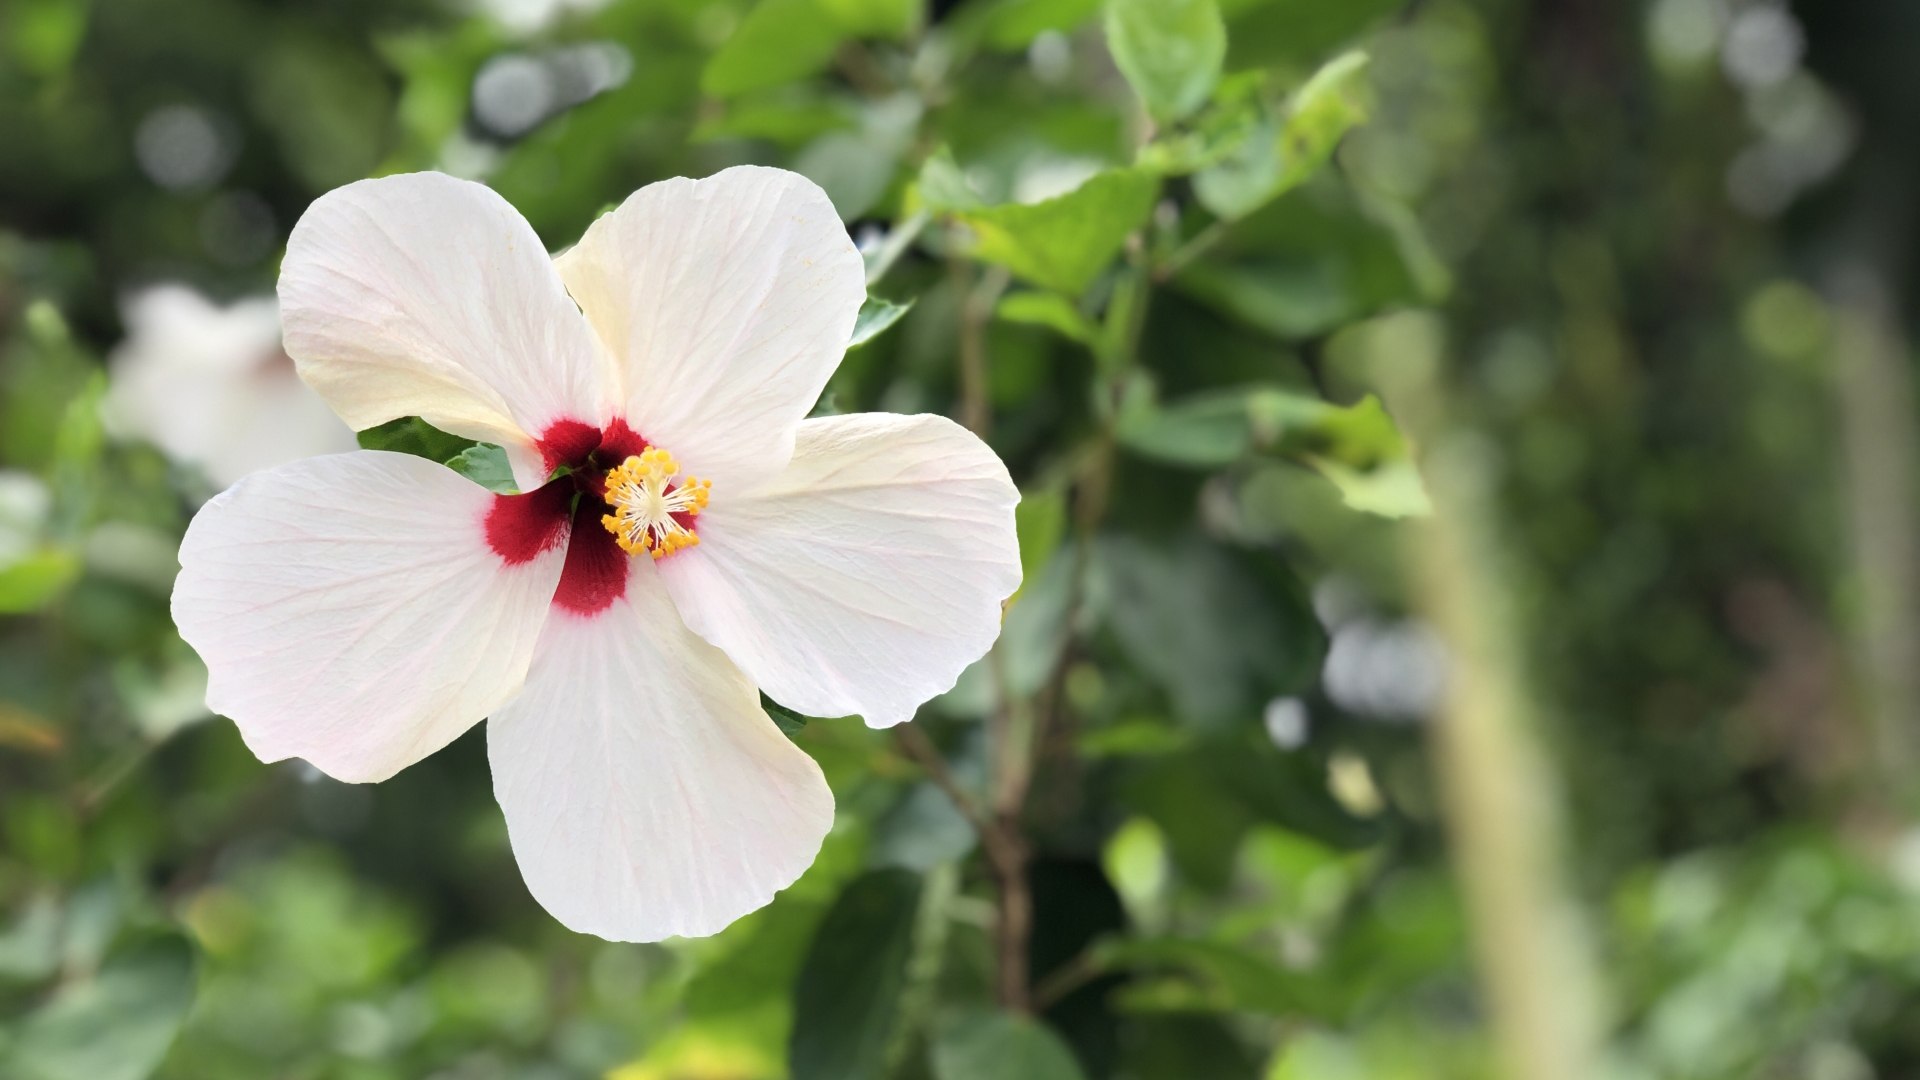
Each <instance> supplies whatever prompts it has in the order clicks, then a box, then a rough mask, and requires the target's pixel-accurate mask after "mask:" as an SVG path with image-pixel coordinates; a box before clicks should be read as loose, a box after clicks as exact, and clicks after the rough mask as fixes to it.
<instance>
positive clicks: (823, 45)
mask: <svg viewBox="0 0 1920 1080" xmlns="http://www.w3.org/2000/svg"><path fill="white" fill-rule="evenodd" d="M845 36H846V31H845V30H843V29H842V28H841V26H840V24H839V23H838V22H836V21H835V20H834V19H833V18H832V17H830V16H829V15H828V14H827V13H826V12H825V11H824V10H822V8H821V7H820V5H819V4H818V3H816V2H815V0H762V2H761V3H760V4H759V5H758V6H756V7H755V8H754V9H753V10H752V11H749V12H747V17H746V18H745V19H742V20H741V21H740V25H739V26H738V27H737V28H736V29H735V30H734V31H733V35H732V36H731V37H729V38H727V40H726V42H725V43H724V44H722V45H721V46H720V49H719V51H718V52H715V53H714V54H713V57H712V58H711V59H709V60H708V61H707V66H706V70H705V71H703V72H701V73H700V89H701V90H702V91H704V92H706V93H709V94H714V95H716V96H719V97H733V96H735V95H738V94H744V93H747V92H748V91H751V90H762V89H765V88H767V87H771V86H779V85H781V84H782V83H789V82H792V81H794V80H795V79H802V78H805V77H807V76H809V75H813V74H816V73H818V72H820V71H823V70H825V69H826V66H827V65H828V64H829V63H830V62H832V60H833V51H834V49H835V48H836V47H837V46H838V45H839V44H840V41H841V39H842V38H843V37H845Z"/></svg>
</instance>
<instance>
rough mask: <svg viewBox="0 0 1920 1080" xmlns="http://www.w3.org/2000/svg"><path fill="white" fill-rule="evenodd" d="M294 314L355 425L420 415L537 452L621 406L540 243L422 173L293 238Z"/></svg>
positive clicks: (439, 178)
mask: <svg viewBox="0 0 1920 1080" xmlns="http://www.w3.org/2000/svg"><path fill="white" fill-rule="evenodd" d="M280 308H281V317H282V319H283V320H284V322H285V324H286V346H287V353H288V355H290V356H292V357H293V359H294V361H295V363H297V364H298V365H299V368H300V375H301V377H303V378H305V379H306V380H307V382H308V383H309V384H310V385H312V386H313V388H314V389H315V390H318V391H319V392H320V395H321V396H322V397H324V398H326V400H327V403H328V404H330V405H332V406H333V408H334V410H335V411H336V412H338V413H339V414H340V416H341V418H342V419H344V420H346V422H347V423H349V424H351V425H352V426H353V427H354V428H355V429H365V428H369V427H372V426H373V425H375V424H380V423H384V422H386V421H388V420H391V419H394V418H395V417H400V416H419V417H422V418H424V419H425V420H426V421H427V422H428V423H430V424H433V425H434V426H435V427H439V428H442V429H444V430H446V431H450V432H453V433H454V434H456V435H463V436H465V437H467V438H470V439H480V440H483V441H486V442H493V443H499V444H501V445H504V446H518V447H521V448H526V447H528V446H530V445H531V443H532V442H533V441H535V440H537V439H538V438H539V437H540V435H541V434H542V432H544V431H545V430H546V429H547V427H548V426H549V425H551V424H552V423H554V422H555V421H557V420H566V419H571V420H578V421H580V422H581V423H585V424H589V425H592V426H595V427H598V426H600V425H601V424H603V423H604V422H605V421H606V420H607V419H608V418H609V417H610V416H611V415H612V411H613V409H614V408H615V407H616V405H617V404H618V376H617V373H616V372H614V370H613V368H612V364H611V361H610V359H609V358H608V357H607V356H606V354H605V352H604V351H603V350H602V349H601V348H600V347H599V344H598V342H597V341H595V339H594V336H593V332H592V330H591V328H589V327H588V326H587V324H586V321H585V320H584V319H582V318H581V317H580V312H579V310H578V309H577V308H575V307H574V304H573V301H572V300H570V299H569V298H568V297H567V292H566V288H565V287H564V286H563V285H562V284H561V283H560V278H559V275H557V274H555V273H554V270H553V263H552V261H551V260H550V259H549V258H548V256H547V252H546V248H545V247H544V246H542V245H541V243H540V238H539V237H538V236H536V235H535V234H534V231H533V228H532V226H530V225H528V224H527V222H526V219H525V218H522V217H521V216H520V214H519V212H518V211H516V210H515V209H514V208H513V207H512V206H511V205H509V204H508V203H507V201H506V200H505V199H503V198H501V197H500V196H499V195H498V194H496V193H495V192H494V191H493V190H492V189H490V188H488V187H486V186H485V185H482V184H476V183H473V182H471V181H467V180H456V179H454V178H453V177H451V176H445V175H442V174H440V173H409V174H405V175H401V176H386V177H381V178H379V179H376V180H361V181H359V182H357V183H352V184H348V185H347V186H345V187H342V188H336V189H334V190H333V191H330V192H328V193H327V194H325V195H322V196H321V197H320V198H318V199H316V200H314V203H313V205H312V206H310V207H308V208H307V212H306V213H305V214H304V215H302V216H301V218H300V222H299V224H297V225H295V226H294V228H293V235H292V237H291V238H290V239H289V240H288V241H287V256H286V260H285V261H284V262H283V263H282V264H281V270H280ZM523 479H524V478H523Z"/></svg>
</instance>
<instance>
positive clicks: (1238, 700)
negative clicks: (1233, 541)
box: [1096, 531, 1325, 726]
mask: <svg viewBox="0 0 1920 1080" xmlns="http://www.w3.org/2000/svg"><path fill="white" fill-rule="evenodd" d="M1096 550H1097V552H1098V556H1099V569H1100V571H1101V576H1102V578H1103V579H1104V581H1105V586H1106V588H1107V589H1108V590H1110V595H1112V596H1114V597H1124V598H1125V602H1124V603H1118V602H1116V603H1114V604H1112V605H1110V607H1109V610H1108V612H1107V623H1108V625H1109V626H1110V627H1111V628H1112V630H1113V632H1114V637H1115V638H1116V639H1117V640H1118V642H1119V644H1120V647H1121V649H1122V650H1124V651H1125V653H1126V654H1127V655H1128V656H1129V657H1130V658H1131V659H1132V660H1133V663H1134V665H1135V666H1136V667H1137V668H1138V669H1139V670H1140V671H1141V672H1142V673H1143V674H1145V675H1146V676H1147V677H1148V678H1150V679H1152V680H1153V681H1154V682H1157V683H1159V684H1160V686H1162V687H1163V688H1164V689H1165V690H1166V692H1167V696H1168V698H1169V699H1170V700H1171V702H1172V705H1173V710H1174V712H1175V713H1176V714H1177V715H1178V716H1179V717H1180V718H1181V719H1182V720H1186V721H1188V722H1191V723H1194V724H1198V725H1203V726H1204V725H1215V724H1221V725H1224V724H1228V723H1232V722H1234V721H1239V720H1245V719H1248V718H1251V717H1254V716H1257V715H1259V711H1260V708H1261V707H1262V706H1263V705H1265V704H1266V703H1267V702H1268V701H1270V700H1271V699H1273V698H1274V697H1277V696H1279V695H1282V694H1289V693H1297V692H1298V691H1299V690H1300V689H1301V687H1302V686H1303V685H1305V684H1306V683H1307V682H1309V681H1310V680H1311V679H1312V677H1313V675H1314V673H1315V672H1316V671H1317V670H1318V665H1319V661H1320V658H1321V653H1322V651H1323V649H1324V648H1325V633H1324V631H1323V630H1322V629H1321V627H1320V625H1319V623H1318V622H1317V621H1316V620H1315V619H1314V616H1313V612H1312V610H1311V607H1310V606H1309V604H1308V603H1307V600H1306V596H1305V593H1304V590H1303V589H1302V588H1301V586H1300V584H1299V582H1298V581H1297V580H1295V579H1294V577H1293V574H1292V572H1291V571H1290V570H1288V569H1287V567H1286V566H1285V564H1284V563H1281V562H1279V561H1277V560H1276V559H1275V558H1274V557H1273V556H1271V555H1269V554H1266V553H1264V552H1249V551H1242V550H1239V549H1236V548H1231V547H1228V546H1226V545H1224V544H1220V543H1216V542H1214V541H1212V540H1209V539H1207V538H1205V537H1203V536H1201V535H1199V534H1198V533H1195V532H1192V531H1188V532H1183V533H1179V534H1177V535H1175V536H1173V537H1171V538H1169V539H1167V540H1164V541H1160V542H1155V543H1149V542H1147V541H1145V540H1140V539H1135V538H1133V537H1127V536H1114V537H1110V538H1106V539H1103V540H1102V541H1101V542H1100V544H1099V546H1098V548H1097V549H1096Z"/></svg>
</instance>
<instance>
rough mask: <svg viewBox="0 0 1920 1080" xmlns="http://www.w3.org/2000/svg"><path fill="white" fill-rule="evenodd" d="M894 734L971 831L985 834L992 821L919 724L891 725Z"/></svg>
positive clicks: (901, 747) (896, 740)
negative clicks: (945, 795)
mask: <svg viewBox="0 0 1920 1080" xmlns="http://www.w3.org/2000/svg"><path fill="white" fill-rule="evenodd" d="M893 738H894V741H895V742H897V743H899V744H900V749H901V750H902V751H904V752H905V753H906V755H907V756H908V757H910V758H912V759H913V760H914V761H915V762H916V763H918V764H919V766H920V767H921V768H922V769H925V770H926V773H927V779H929V780H931V781H933V783H934V786H935V787H938V788H939V789H940V790H941V791H944V792H946V793H947V798H949V799H952V800H953V805H954V806H955V807H956V808H958V809H959V811H960V815H961V816H962V817H964V818H966V819H967V821H968V822H969V823H970V824H972V825H973V828H974V831H976V832H978V833H980V834H981V835H983V836H984V835H986V833H987V830H989V829H990V828H992V825H991V823H990V822H988V821H987V818H986V815H984V814H982V813H981V812H980V804H979V803H978V802H976V801H974V798H973V796H972V795H970V794H968V793H967V789H966V788H963V787H961V786H960V781H958V780H956V779H954V775H953V770H951V769H949V768H947V759H946V758H943V757H941V756H940V748H939V747H937V746H935V745H933V740H932V739H929V738H927V733H926V732H924V731H922V730H920V725H919V724H917V723H914V722H913V721H911V720H909V721H908V722H906V723H904V724H901V725H899V726H898V727H895V728H894V729H893Z"/></svg>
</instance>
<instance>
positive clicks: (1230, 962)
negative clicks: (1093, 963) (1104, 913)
mask: <svg viewBox="0 0 1920 1080" xmlns="http://www.w3.org/2000/svg"><path fill="white" fill-rule="evenodd" d="M1096 955H1097V956H1098V958H1099V961H1100V964H1101V966H1102V967H1106V968H1124V969H1130V970H1135V971H1152V970H1155V969H1164V968H1168V967H1172V968H1176V969H1180V970H1182V971H1185V972H1187V973H1189V974H1191V975H1193V976H1195V977H1197V978H1198V979H1199V980H1200V981H1201V985H1200V986H1199V987H1197V988H1196V989H1198V990H1200V991H1201V994H1200V995H1199V998H1198V1000H1201V1001H1208V1002H1211V1003H1212V1004H1213V1005H1214V1006H1215V1007H1217V1008H1220V1009H1221V1010H1222V1011H1228V1010H1243V1011H1246V1012H1255V1013H1267V1014H1271V1015H1286V1014H1289V1013H1297V1012H1300V1011H1301V1010H1302V1008H1303V1006H1304V1005H1305V999H1304V995H1302V994H1301V992H1300V990H1301V983H1303V982H1304V981H1305V980H1303V979H1301V978H1299V977H1297V976H1294V975H1291V974H1289V973H1288V972H1287V971H1285V970H1284V969H1282V968H1280V967H1279V966H1278V965H1276V964H1273V963H1271V962H1269V961H1267V960H1263V959H1261V958H1259V957H1256V956H1254V955H1252V954H1250V953H1249V952H1247V951H1246V950H1245V949H1241V948H1238V947H1236V946H1232V945H1226V944H1222V943H1219V942H1211V941H1191V940H1184V939H1179V938H1160V939H1155V940H1147V941H1138V940H1135V941H1119V940H1109V941H1105V942H1102V943H1100V945H1099V946H1098V947H1097V950H1096Z"/></svg>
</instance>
